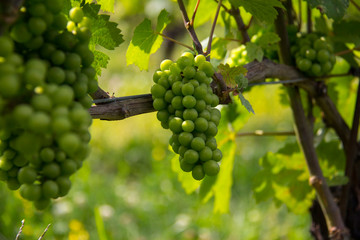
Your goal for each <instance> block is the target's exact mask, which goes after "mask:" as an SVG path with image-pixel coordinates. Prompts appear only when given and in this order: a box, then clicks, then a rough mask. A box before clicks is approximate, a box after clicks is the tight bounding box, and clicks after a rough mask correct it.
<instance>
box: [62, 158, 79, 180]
mask: <svg viewBox="0 0 360 240" xmlns="http://www.w3.org/2000/svg"><path fill="white" fill-rule="evenodd" d="M60 168H61V174H62V175H66V176H69V175H71V174H73V173H74V172H76V170H77V166H76V162H75V161H74V160H72V159H67V160H65V161H63V162H62V163H61V165H60Z"/></svg>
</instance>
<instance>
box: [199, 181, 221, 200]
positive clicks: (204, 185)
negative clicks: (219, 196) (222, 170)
mask: <svg viewBox="0 0 360 240" xmlns="http://www.w3.org/2000/svg"><path fill="white" fill-rule="evenodd" d="M216 179H217V176H205V178H204V180H202V181H201V185H200V189H199V199H200V201H201V202H203V203H206V202H207V201H208V200H209V199H210V198H211V196H212V195H213V192H212V191H211V190H212V188H213V186H214V184H215V182H216Z"/></svg>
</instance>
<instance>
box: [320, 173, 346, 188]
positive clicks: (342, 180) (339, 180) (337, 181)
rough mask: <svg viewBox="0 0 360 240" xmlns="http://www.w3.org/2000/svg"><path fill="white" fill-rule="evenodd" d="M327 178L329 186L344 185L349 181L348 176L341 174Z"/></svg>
mask: <svg viewBox="0 0 360 240" xmlns="http://www.w3.org/2000/svg"><path fill="white" fill-rule="evenodd" d="M325 179H326V183H327V184H328V186H329V187H336V186H343V185H346V184H347V183H348V182H349V178H348V177H347V176H340V175H337V176H333V177H331V178H325Z"/></svg>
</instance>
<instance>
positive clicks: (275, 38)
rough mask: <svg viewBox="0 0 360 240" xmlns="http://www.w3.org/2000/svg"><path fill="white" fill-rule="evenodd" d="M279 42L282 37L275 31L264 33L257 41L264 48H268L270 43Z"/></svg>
mask: <svg viewBox="0 0 360 240" xmlns="http://www.w3.org/2000/svg"><path fill="white" fill-rule="evenodd" d="M278 42H280V37H279V35H277V34H276V33H274V32H266V33H263V34H262V35H260V37H259V38H258V39H257V41H256V43H257V44H259V45H260V46H261V47H262V48H266V47H268V45H272V44H276V43H278Z"/></svg>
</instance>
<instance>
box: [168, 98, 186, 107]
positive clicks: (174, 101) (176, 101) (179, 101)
mask: <svg viewBox="0 0 360 240" xmlns="http://www.w3.org/2000/svg"><path fill="white" fill-rule="evenodd" d="M171 106H173V108H174V109H176V110H182V109H184V106H183V98H182V97H181V96H175V97H174V98H173V99H172V100H171Z"/></svg>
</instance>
